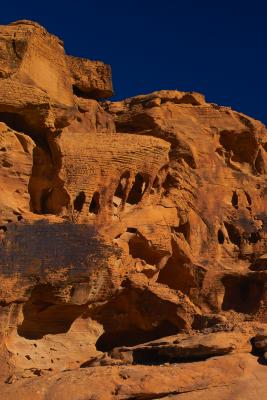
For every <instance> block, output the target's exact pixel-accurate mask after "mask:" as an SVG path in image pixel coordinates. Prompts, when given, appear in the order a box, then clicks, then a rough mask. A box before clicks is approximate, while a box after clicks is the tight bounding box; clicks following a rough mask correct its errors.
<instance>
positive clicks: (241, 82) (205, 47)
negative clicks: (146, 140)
mask: <svg viewBox="0 0 267 400" xmlns="http://www.w3.org/2000/svg"><path fill="white" fill-rule="evenodd" d="M18 19H32V20H35V21H37V22H39V23H41V24H42V25H44V26H45V27H46V28H47V29H48V30H49V31H50V32H52V33H55V34H56V35H58V36H60V37H61V38H62V39H63V40H64V42H65V48H66V51H67V53H69V54H73V55H76V56H82V57H88V58H91V59H99V60H103V61H105V62H107V63H109V64H111V65H112V70H113V82H114V88H115V92H116V95H115V99H121V98H125V97H130V96H134V95H136V94H141V93H149V92H152V91H154V90H160V89H177V90H184V91H199V92H201V93H204V94H205V95H206V98H207V100H208V101H211V102H214V103H218V104H221V105H227V106H231V107H232V108H234V109H236V110H238V111H242V112H244V113H246V114H248V115H250V116H252V117H254V118H257V119H259V120H261V121H263V122H264V123H265V124H267V100H266V98H267V2H266V1H257V0H255V1H246V0H244V1H241V0H232V1H227V0H224V1H214V0H213V1H205V0H203V1H200V0H198V1H196V0H187V1H180V0H162V1H158V0H154V1H153V0H142V1H140V0H132V1H127V0H124V1H121V0H117V1H116V0H113V1H112V0H110V1H108V0H98V1H90V0H87V1H86V0H76V1H67V0H66V1H57V0H54V1H52V0H46V1H37V0H35V1H31V0H29V1H27V0H24V1H23V0H21V1H18V0H12V1H11V2H7V1H5V2H4V3H3V4H1V14H0V23H1V24H6V23H9V22H11V21H15V20H18Z"/></svg>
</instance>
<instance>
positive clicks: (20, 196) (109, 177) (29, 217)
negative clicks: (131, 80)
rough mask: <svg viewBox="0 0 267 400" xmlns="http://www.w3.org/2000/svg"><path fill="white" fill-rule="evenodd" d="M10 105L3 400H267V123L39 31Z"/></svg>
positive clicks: (29, 28)
mask: <svg viewBox="0 0 267 400" xmlns="http://www.w3.org/2000/svg"><path fill="white" fill-rule="evenodd" d="M0 94H1V96H0V163H1V168H0V183H1V192H0V365H1V369H0V399H1V400H2V399H3V400H4V399H5V400H6V399H18V398H19V399H21V400H28V399H32V398H34V399H36V400H39V399H40V400H47V399H49V400H50V399H51V400H56V399H59V398H60V399H61V398H64V399H75V400H82V399H85V398H86V399H99V400H100V399H105V400H107V399H139V400H142V399H156V398H166V399H167V398H170V397H171V398H179V399H188V400H194V399H198V400H199V399H200V400H201V399H202V398H203V399H215V398H216V399H218V400H220V399H221V400H226V399H229V400H230V399H233V398H234V399H241V398H242V400H250V399H253V400H254V398H255V396H257V397H258V398H259V399H264V398H267V397H266V393H267V387H266V381H267V380H266V376H267V375H266V363H267V353H266V352H267V347H266V341H267V332H266V329H267V307H266V306H267V290H266V288H267V267H266V252H267V235H266V225H267V216H266V211H267V200H266V193H267V190H266V189H267V185H266V176H267V154H266V151H267V130H266V128H265V126H264V125H263V124H262V123H260V122H259V121H256V120H254V119H252V118H250V117H248V116H246V115H243V114H241V113H238V112H235V111H233V110H232V109H230V108H228V107H221V106H218V105H216V104H211V103H207V102H206V101H205V98H204V96H202V95H201V94H198V93H185V92H178V91H160V92H154V93H151V94H149V95H141V96H137V97H133V98H130V99H126V100H123V101H120V102H111V101H106V100H105V101H104V100H103V99H106V98H108V97H109V96H111V95H112V94H113V88H112V80H111V69H110V67H109V66H107V65H105V64H104V63H102V62H100V61H91V60H86V59H81V58H76V57H70V56H67V55H66V54H65V52H64V46H63V43H62V41H61V40H59V39H58V38H56V37H55V36H53V35H51V34H50V33H48V32H47V31H46V30H45V29H44V28H43V27H41V26H40V25H38V24H37V23H34V22H31V21H17V22H15V23H12V24H10V25H7V26H1V27H0ZM103 382H104V383H105V384H103Z"/></svg>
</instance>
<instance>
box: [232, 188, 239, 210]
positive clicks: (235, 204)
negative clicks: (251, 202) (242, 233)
mask: <svg viewBox="0 0 267 400" xmlns="http://www.w3.org/2000/svg"><path fill="white" fill-rule="evenodd" d="M232 206H233V207H234V208H236V209H238V195H237V193H236V191H234V192H233V195H232Z"/></svg>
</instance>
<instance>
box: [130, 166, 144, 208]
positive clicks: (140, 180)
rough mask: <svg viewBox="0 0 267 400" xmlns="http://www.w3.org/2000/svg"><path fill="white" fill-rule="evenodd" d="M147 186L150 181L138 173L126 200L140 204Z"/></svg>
mask: <svg viewBox="0 0 267 400" xmlns="http://www.w3.org/2000/svg"><path fill="white" fill-rule="evenodd" d="M147 187H148V182H147V181H146V180H145V179H144V177H143V176H142V175H141V174H139V173H138V174H136V176H135V180H134V183H133V185H132V188H131V190H130V192H129V194H128V197H127V200H126V202H127V203H129V204H132V205H134V204H138V203H139V202H140V201H141V199H142V197H143V194H144V193H145V191H146V189H147Z"/></svg>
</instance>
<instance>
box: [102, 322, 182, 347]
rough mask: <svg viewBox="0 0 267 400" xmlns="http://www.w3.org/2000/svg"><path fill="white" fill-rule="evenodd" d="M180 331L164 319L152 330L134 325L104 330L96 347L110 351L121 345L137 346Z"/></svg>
mask: <svg viewBox="0 0 267 400" xmlns="http://www.w3.org/2000/svg"><path fill="white" fill-rule="evenodd" d="M177 333H179V329H178V328H177V326H175V325H173V324H172V323H171V322H169V321H166V320H164V321H162V322H160V324H159V325H158V326H157V327H155V328H154V329H151V330H144V329H141V328H138V327H132V329H129V330H121V331H119V330H118V331H107V332H104V333H103V334H102V335H101V336H100V337H99V339H98V340H97V342H96V348H97V350H100V351H104V352H105V351H110V350H112V349H114V348H115V347H120V346H136V345H138V344H142V343H145V342H149V341H151V340H157V339H160V338H162V337H165V336H171V335H176V334H177Z"/></svg>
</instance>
